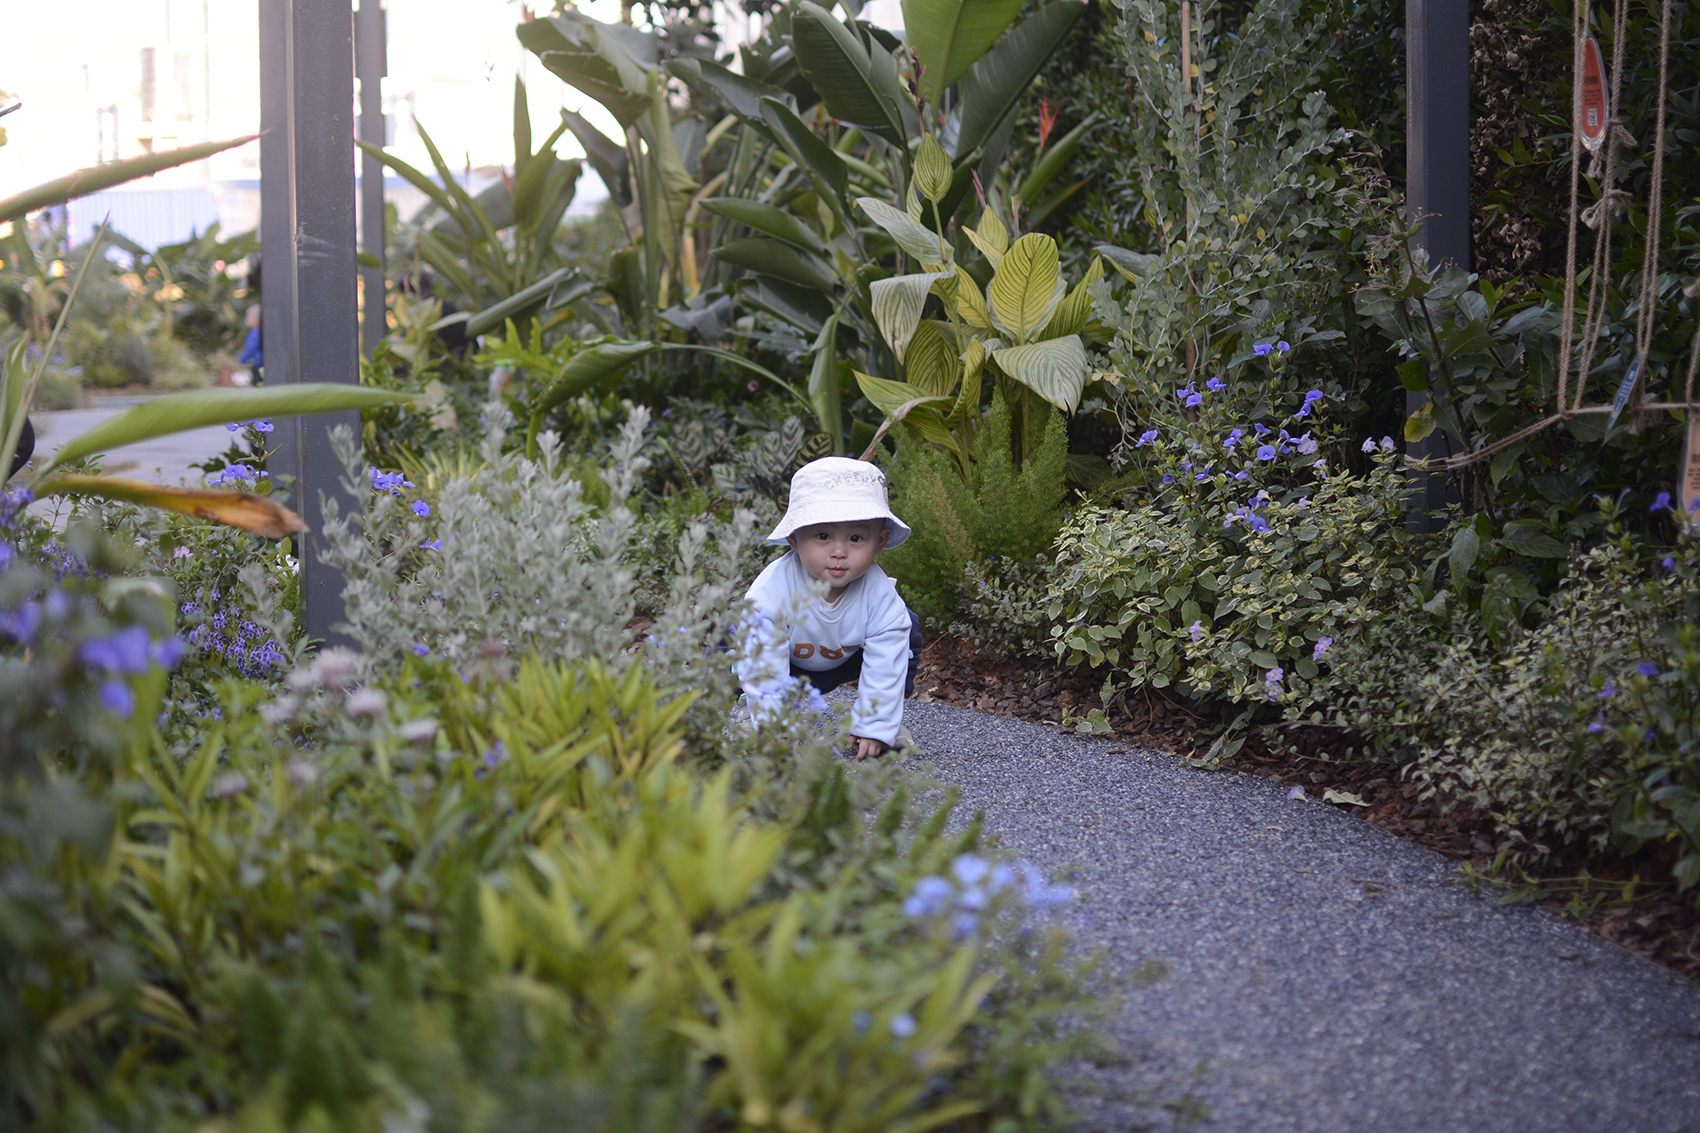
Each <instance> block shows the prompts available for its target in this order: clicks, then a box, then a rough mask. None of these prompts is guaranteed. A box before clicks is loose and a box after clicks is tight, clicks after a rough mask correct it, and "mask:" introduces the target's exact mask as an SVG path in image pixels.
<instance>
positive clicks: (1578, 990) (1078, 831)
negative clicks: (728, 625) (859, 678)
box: [905, 702, 1700, 1133]
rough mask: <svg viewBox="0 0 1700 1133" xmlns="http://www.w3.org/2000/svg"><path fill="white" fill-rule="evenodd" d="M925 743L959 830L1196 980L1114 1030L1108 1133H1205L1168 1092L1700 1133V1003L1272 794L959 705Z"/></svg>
mask: <svg viewBox="0 0 1700 1133" xmlns="http://www.w3.org/2000/svg"><path fill="white" fill-rule="evenodd" d="M905 722H906V723H907V724H908V725H909V727H910V729H911V730H912V731H913V733H914V735H915V738H916V740H917V741H918V742H919V743H920V744H921V745H922V746H923V747H924V748H926V749H927V752H926V755H925V759H926V760H927V761H930V762H931V763H932V765H933V767H934V769H935V773H936V774H937V775H939V777H941V778H942V779H943V780H944V781H946V782H948V783H954V784H957V785H958V786H960V787H961V789H962V792H963V794H962V806H961V810H960V812H959V815H958V817H959V820H961V821H966V819H967V818H968V817H969V816H971V815H972V813H973V812H974V810H976V809H983V810H984V811H985V812H986V829H987V831H988V832H990V833H992V834H994V835H995V836H996V837H997V838H998V839H1000V840H1001V842H1002V844H1003V845H1004V846H1005V847H1007V848H1008V849H1010V850H1012V851H1014V852H1016V853H1018V854H1020V855H1023V856H1025V857H1028V858H1030V859H1032V860H1033V861H1035V862H1037V863H1039V864H1040V865H1042V866H1044V867H1045V868H1047V869H1050V870H1066V869H1070V868H1072V869H1075V870H1077V871H1078V874H1077V881H1076V884H1077V886H1078V887H1079V889H1080V891H1081V894H1082V897H1083V908H1082V914H1081V916H1080V922H1081V925H1082V936H1083V938H1084V941H1085V943H1086V944H1087V945H1088V946H1096V945H1103V946H1104V947H1105V948H1106V949H1107V950H1108V954H1109V956H1110V958H1111V963H1112V965H1113V967H1114V969H1115V970H1116V971H1117V972H1119V973H1131V972H1133V971H1134V970H1135V969H1137V968H1138V967H1139V966H1140V965H1142V964H1144V963H1145V962H1146V961H1149V960H1163V961H1166V962H1167V963H1168V964H1169V966H1170V969H1171V971H1170V974H1169V975H1168V977H1167V978H1165V979H1163V980H1162V981H1161V982H1159V983H1158V984H1156V985H1155V986H1152V987H1142V986H1137V985H1135V984H1133V983H1131V982H1130V983H1129V985H1128V987H1127V989H1126V993H1125V994H1126V1001H1125V1004H1124V1005H1123V1007H1122V1009H1121V1011H1120V1013H1119V1015H1118V1016H1117V1018H1116V1020H1115V1023H1114V1025H1113V1028H1112V1029H1113V1032H1114V1034H1115V1035H1116V1037H1117V1038H1119V1039H1120V1040H1121V1041H1122V1042H1123V1043H1124V1044H1125V1046H1126V1047H1127V1049H1128V1050H1129V1051H1131V1052H1132V1053H1134V1054H1135V1055H1136V1056H1138V1057H1139V1059H1140V1061H1139V1063H1138V1064H1137V1065H1134V1066H1132V1067H1131V1068H1128V1069H1126V1070H1117V1071H1114V1072H1113V1073H1112V1075H1111V1076H1110V1077H1109V1078H1107V1079H1106V1086H1107V1087H1108V1092H1107V1094H1106V1096H1105V1097H1104V1098H1103V1099H1101V1100H1099V1101H1097V1102H1092V1103H1090V1104H1088V1105H1087V1109H1088V1112H1089V1114H1090V1117H1091V1121H1090V1122H1089V1124H1088V1126H1087V1128H1089V1129H1094V1130H1115V1131H1117V1133H1120V1131H1123V1130H1129V1129H1146V1128H1169V1127H1171V1126H1172V1125H1174V1126H1178V1125H1180V1124H1182V1122H1183V1118H1181V1117H1178V1116H1177V1115H1176V1113H1175V1112H1173V1111H1169V1110H1164V1109H1162V1108H1158V1107H1156V1106H1154V1105H1153V1104H1152V1103H1151V1101H1150V1100H1149V1099H1150V1096H1151V1091H1152V1090H1155V1091H1156V1092H1157V1093H1158V1095H1159V1096H1166V1097H1168V1098H1170V1099H1174V1098H1176V1097H1178V1096H1180V1095H1182V1094H1184V1093H1190V1094H1191V1095H1192V1096H1193V1097H1194V1098H1196V1099H1197V1100H1198V1101H1199V1102H1200V1103H1202V1108H1203V1109H1207V1110H1208V1113H1209V1115H1210V1117H1209V1119H1208V1120H1207V1121H1206V1122H1204V1124H1203V1125H1202V1126H1201V1128H1204V1129H1208V1130H1220V1131H1233V1133H1237V1131H1240V1130H1244V1131H1247V1133H1253V1131H1255V1133H1277V1131H1292V1133H1318V1131H1321V1133H1355V1131H1358V1130H1363V1131H1365V1133H1369V1131H1372V1130H1373V1131H1374V1133H1405V1131H1409V1133H1430V1131H1432V1133H1450V1131H1470V1133H1474V1131H1490V1133H1560V1131H1562V1133H1570V1131H1575V1133H1693V1131H1695V1130H1700V984H1695V983H1693V982H1691V981H1689V980H1686V979H1684V978H1683V977H1680V976H1677V975H1675V974H1673V973H1671V972H1669V971H1667V970H1665V969H1663V968H1660V967H1658V966H1657V965H1654V964H1651V963H1649V962H1647V961H1645V960H1642V959H1640V958H1639V957H1636V956H1634V955H1632V954H1630V953H1628V952H1625V951H1623V950H1622V949H1619V948H1618V947H1616V946H1615V945H1612V944H1609V943H1607V942H1605V941H1603V940H1601V939H1599V938H1597V937H1594V936H1591V935H1589V934H1587V933H1585V932H1583V931H1582V930H1581V929H1579V928H1577V927H1575V926H1574V925H1572V924H1569V923H1567V922H1565V921H1564V920H1563V919H1562V918H1559V917H1557V916H1554V915H1553V914H1550V913H1547V912H1545V911H1543V910H1540V909H1530V908H1506V907H1501V906H1499V905H1498V904H1496V903H1495V902H1494V900H1493V898H1492V895H1491V894H1489V895H1483V896H1480V897H1478V896H1476V895H1474V894H1472V893H1471V892H1470V891H1469V890H1468V889H1467V888H1466V887H1465V886H1463V885H1462V884H1460V883H1459V881H1458V879H1457V871H1456V868H1455V867H1454V866H1453V864H1452V863H1451V862H1449V861H1448V860H1446V859H1445V858H1443V857H1441V856H1439V855H1438V854H1435V853H1433V852H1431V851H1429V850H1426V849H1423V848H1422V847H1420V846H1417V845H1415V844H1413V843H1409V842H1406V841H1403V840H1402V839H1399V838H1395V837H1393V836H1391V835H1388V834H1386V833H1383V832H1382V831H1381V830H1379V829H1377V828H1376V827H1374V826H1371V825H1370V824H1368V823H1366V822H1363V821H1361V820H1359V819H1356V818H1353V817H1351V816H1350V815H1348V814H1345V813H1343V812H1341V811H1337V810H1335V809H1333V808H1331V807H1329V806H1326V805H1324V804H1322V803H1317V802H1296V801H1288V800H1287V799H1286V797H1285V789H1284V788H1282V787H1280V786H1278V785H1276V784H1274V783H1271V782H1269V781H1268V780H1265V779H1260V778H1257V777H1256V776H1250V775H1238V774H1225V773H1224V774H1212V773H1208V772H1203V771H1197V770H1192V769H1188V768H1185V767H1182V766H1181V765H1180V764H1179V762H1178V761H1176V760H1175V759H1173V758H1171V757H1169V756H1166V755H1162V754H1157V753H1151V752H1141V751H1133V750H1129V751H1128V752H1126V753H1125V754H1114V755H1112V754H1110V750H1109V749H1111V748H1112V747H1117V746H1121V745H1117V744H1115V743H1113V742H1110V741H1105V740H1101V739H1099V740H1088V739H1084V738H1079V737H1075V736H1071V735H1065V734H1062V733H1059V732H1057V731H1055V730H1053V729H1049V728H1043V727H1040V726H1038V725H1033V724H1027V723H1023V722H1021V721H1015V720H1006V719H1002V718H999V717H992V716H986V715H983V714H980V713H976V712H969V711H965V710H962V709H956V708H950V707H947V706H944V705H939V704H917V703H913V702H911V704H910V705H909V706H908V708H907V712H906V718H905ZM1200 1068H1202V1070H1201V1071H1200ZM1195 1071H1196V1072H1198V1076H1197V1077H1196V1078H1195V1077H1194V1075H1195ZM1141 1091H1144V1092H1145V1095H1144V1100H1143V1101H1141V1100H1140V1097H1141Z"/></svg>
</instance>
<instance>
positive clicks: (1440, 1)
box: [1405, 0, 1470, 533]
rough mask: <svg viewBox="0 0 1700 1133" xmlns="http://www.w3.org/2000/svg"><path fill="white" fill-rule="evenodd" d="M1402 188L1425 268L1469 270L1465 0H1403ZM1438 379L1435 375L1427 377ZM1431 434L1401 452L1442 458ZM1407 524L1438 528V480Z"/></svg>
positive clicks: (1408, 397) (1427, 480)
mask: <svg viewBox="0 0 1700 1133" xmlns="http://www.w3.org/2000/svg"><path fill="white" fill-rule="evenodd" d="M1405 42H1406V49H1407V51H1408V52H1409V56H1408V59H1407V64H1408V65H1407V68H1406V76H1407V79H1406V82H1407V87H1406V95H1407V97H1406V101H1405V105H1406V131H1405V134H1406V147H1407V148H1406V170H1407V172H1406V177H1407V180H1406V186H1405V197H1406V200H1407V202H1408V207H1409V209H1410V217H1411V219H1412V220H1413V221H1420V222H1421V223H1422V226H1423V227H1422V231H1421V232H1419V233H1418V234H1417V236H1416V237H1415V238H1414V240H1413V244H1414V245H1415V246H1416V247H1418V248H1422V249H1424V250H1426V251H1427V252H1428V259H1429V263H1430V264H1432V265H1435V266H1439V265H1441V264H1443V263H1448V262H1450V263H1452V264H1455V265H1457V266H1458V267H1461V268H1463V269H1464V270H1465V271H1468V270H1469V269H1470V6H1469V0H1406V4H1405ZM1430 380H1431V381H1436V380H1439V379H1438V375H1430ZM1427 399H1428V395H1427V394H1425V393H1414V392H1407V393H1406V394H1405V413H1406V415H1407V416H1408V415H1410V414H1412V413H1415V412H1416V411H1417V410H1418V409H1420V408H1422V405H1423V402H1424V401H1426V400H1427ZM1439 441H1440V436H1439V434H1437V433H1431V434H1430V435H1429V436H1428V437H1427V438H1426V439H1424V440H1423V441H1421V442H1419V443H1417V444H1412V445H1409V446H1408V447H1407V452H1408V454H1409V455H1411V456H1414V457H1423V456H1434V457H1438V456H1442V455H1444V453H1443V452H1442V450H1441V447H1440V444H1439ZM1421 487H1422V490H1421V492H1420V494H1419V495H1418V497H1417V499H1416V501H1415V506H1414V507H1413V510H1412V511H1411V513H1410V515H1409V516H1408V517H1407V519H1406V526H1407V528H1408V529H1409V530H1411V531H1414V532H1419V533H1420V532H1425V531H1429V530H1436V529H1438V528H1437V527H1436V525H1435V523H1436V521H1434V520H1433V519H1431V518H1430V514H1431V513H1432V512H1435V511H1438V510H1440V509H1442V508H1444V507H1445V506H1446V504H1447V497H1446V479H1445V477H1444V476H1439V475H1428V476H1423V477H1422V485H1421Z"/></svg>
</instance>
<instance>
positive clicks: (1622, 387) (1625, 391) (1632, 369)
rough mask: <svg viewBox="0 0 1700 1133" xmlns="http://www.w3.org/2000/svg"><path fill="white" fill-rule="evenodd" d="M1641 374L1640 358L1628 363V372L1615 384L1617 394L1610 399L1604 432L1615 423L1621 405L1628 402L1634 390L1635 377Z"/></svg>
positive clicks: (1609, 429) (1620, 412) (1621, 408)
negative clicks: (1609, 414)
mask: <svg viewBox="0 0 1700 1133" xmlns="http://www.w3.org/2000/svg"><path fill="white" fill-rule="evenodd" d="M1640 376H1641V359H1639V358H1637V359H1635V360H1634V361H1633V362H1631V363H1629V372H1628V373H1627V374H1625V375H1623V380H1622V381H1621V382H1619V383H1618V385H1617V396H1616V397H1613V398H1612V399H1611V417H1610V418H1609V419H1607V421H1606V432H1608V433H1609V432H1611V427H1612V426H1613V425H1615V424H1617V419H1618V416H1619V415H1620V414H1622V412H1623V407H1624V406H1626V405H1628V404H1629V395H1630V394H1632V393H1634V392H1635V379H1636V378H1639V377H1640Z"/></svg>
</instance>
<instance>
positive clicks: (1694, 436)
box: [1676, 406, 1700, 526]
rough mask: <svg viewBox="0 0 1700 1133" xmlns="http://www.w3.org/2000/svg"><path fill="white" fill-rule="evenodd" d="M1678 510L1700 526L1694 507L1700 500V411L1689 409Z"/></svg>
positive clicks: (1679, 476) (1677, 479)
mask: <svg viewBox="0 0 1700 1133" xmlns="http://www.w3.org/2000/svg"><path fill="white" fill-rule="evenodd" d="M1676 487H1677V493H1676V496H1677V505H1676V506H1677V510H1679V511H1681V512H1682V513H1683V514H1685V515H1686V516H1687V517H1688V522H1689V523H1690V524H1693V525H1696V526H1700V512H1696V511H1695V509H1694V504H1695V501H1697V500H1700V412H1696V411H1695V410H1694V408H1693V407H1692V406H1690V407H1689V410H1688V442H1687V443H1686V444H1684V445H1683V446H1682V469H1681V471H1680V472H1678V474H1677V478H1676Z"/></svg>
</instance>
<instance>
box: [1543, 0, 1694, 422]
mask: <svg viewBox="0 0 1700 1133" xmlns="http://www.w3.org/2000/svg"><path fill="white" fill-rule="evenodd" d="M1666 3H1667V4H1668V3H1669V0H1666ZM1628 27H1629V5H1628V3H1627V0H1616V3H1615V4H1614V5H1613V8H1612V44H1611V101H1610V102H1609V103H1607V105H1606V113H1607V115H1608V116H1609V117H1610V119H1611V127H1610V129H1608V130H1607V131H1606V144H1605V162H1604V168H1599V166H1600V161H1599V158H1598V156H1597V155H1596V157H1595V161H1594V164H1593V165H1592V166H1590V168H1589V170H1588V174H1589V176H1590V177H1593V176H1595V175H1596V170H1597V171H1598V178H1599V181H1600V184H1601V185H1602V186H1603V187H1604V190H1605V196H1604V198H1603V200H1602V202H1601V203H1602V204H1604V202H1605V201H1609V200H1611V199H1612V194H1613V193H1614V192H1615V191H1617V147H1618V143H1619V141H1620V140H1623V139H1628V140H1629V142H1630V144H1631V145H1633V144H1634V139H1633V138H1630V137H1629V132H1628V131H1627V130H1623V129H1621V127H1620V123H1619V120H1618V107H1619V106H1621V105H1622V103H1621V96H1622V93H1623V49H1624V41H1625V40H1626V39H1627V38H1628ZM1571 128H1572V129H1574V128H1575V123H1574V122H1572V123H1571ZM1596 207H1598V206H1596ZM1611 208H1612V206H1611V205H1605V209H1604V210H1602V211H1601V212H1600V213H1597V214H1596V215H1597V217H1598V219H1599V220H1600V221H1601V223H1600V225H1599V226H1598V229H1597V231H1598V233H1599V235H1598V236H1596V237H1595V238H1594V270H1593V274H1592V275H1591V276H1590V277H1589V279H1588V307H1587V313H1586V314H1585V315H1584V316H1583V323H1582V361H1581V363H1580V365H1579V366H1578V367H1577V370H1576V401H1575V404H1574V406H1573V408H1581V405H1582V398H1583V395H1584V394H1585V393H1586V392H1587V389H1588V375H1589V373H1590V372H1591V371H1592V370H1593V368H1594V351H1595V350H1596V349H1597V348H1598V346H1599V343H1600V331H1601V329H1603V327H1604V326H1605V319H1606V300H1605V296H1604V295H1603V294H1601V289H1600V280H1602V279H1604V278H1606V276H1607V274H1608V273H1609V272H1610V271H1611V236H1612V231H1611V230H1612V226H1611V211H1610V210H1611ZM1596 300H1597V301H1598V305H1597V306H1596ZM1564 409H1565V406H1564V405H1563V404H1562V403H1560V405H1559V412H1561V413H1562V412H1563V411H1564Z"/></svg>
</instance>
